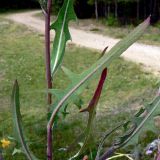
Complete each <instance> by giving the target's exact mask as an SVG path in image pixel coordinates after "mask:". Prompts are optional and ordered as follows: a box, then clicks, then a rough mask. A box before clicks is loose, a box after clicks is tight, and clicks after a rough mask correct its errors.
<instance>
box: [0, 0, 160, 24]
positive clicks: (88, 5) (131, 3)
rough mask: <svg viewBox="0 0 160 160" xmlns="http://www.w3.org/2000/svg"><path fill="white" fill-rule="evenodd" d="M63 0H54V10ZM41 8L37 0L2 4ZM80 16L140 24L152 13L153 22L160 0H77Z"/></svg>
mask: <svg viewBox="0 0 160 160" xmlns="http://www.w3.org/2000/svg"><path fill="white" fill-rule="evenodd" d="M62 3H63V0H53V5H54V7H53V11H54V13H57V12H58V10H59V9H60V7H61V5H62ZM25 8H40V6H39V3H38V1H37V0H28V1H27V2H26V1H22V0H7V1H2V2H1V4H0V11H5V10H8V9H9V10H15V9H25ZM75 11H76V14H77V16H78V18H93V17H95V18H96V19H99V18H105V19H107V20H108V21H109V22H110V24H113V25H117V24H122V25H124V24H138V23H139V21H140V20H143V19H145V18H146V17H147V16H149V15H150V14H152V16H153V18H152V21H153V22H157V21H158V20H159V19H160V1H159V0H75Z"/></svg>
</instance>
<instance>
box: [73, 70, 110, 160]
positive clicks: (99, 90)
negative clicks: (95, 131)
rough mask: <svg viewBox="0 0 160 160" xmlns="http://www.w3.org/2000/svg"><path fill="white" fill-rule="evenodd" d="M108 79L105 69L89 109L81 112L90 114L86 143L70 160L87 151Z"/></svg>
mask: <svg viewBox="0 0 160 160" xmlns="http://www.w3.org/2000/svg"><path fill="white" fill-rule="evenodd" d="M106 77H107V68H105V69H104V70H103V72H102V74H101V77H100V80H99V83H98V85H97V88H96V91H95V93H94V95H93V97H92V99H91V101H90V103H89V105H88V107H87V108H85V109H82V110H81V112H86V111H87V112H88V113H89V118H88V123H87V128H86V130H85V133H84V137H85V139H84V142H83V143H82V146H81V148H80V150H79V151H78V152H77V153H76V154H75V155H74V156H73V157H71V158H70V160H72V159H75V158H76V157H78V156H79V155H81V154H82V153H83V152H84V150H85V149H86V146H87V143H88V139H89V137H90V134H91V131H92V127H93V122H94V118H95V115H96V108H97V104H98V101H99V99H100V96H101V93H102V89H103V86H104V82H105V80H106Z"/></svg>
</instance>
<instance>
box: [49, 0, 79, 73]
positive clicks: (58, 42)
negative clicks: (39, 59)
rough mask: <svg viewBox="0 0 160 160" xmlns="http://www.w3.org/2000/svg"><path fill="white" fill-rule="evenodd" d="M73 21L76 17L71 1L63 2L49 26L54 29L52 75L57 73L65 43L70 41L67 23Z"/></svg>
mask: <svg viewBox="0 0 160 160" xmlns="http://www.w3.org/2000/svg"><path fill="white" fill-rule="evenodd" d="M75 19H76V15H75V12H74V8H73V0H65V1H64V3H63V6H62V8H61V9H60V12H59V14H58V18H57V20H56V21H55V22H54V23H53V24H52V25H51V29H54V30H55V32H56V35H55V38H54V42H53V51H52V56H51V73H52V75H53V74H54V73H55V72H56V71H57V69H58V67H59V65H60V64H61V62H62V59H63V56H64V52H65V46H66V42H67V41H68V40H70V39H71V36H70V33H69V29H68V23H69V21H70V20H75Z"/></svg>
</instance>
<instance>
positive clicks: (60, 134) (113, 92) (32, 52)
mask: <svg viewBox="0 0 160 160" xmlns="http://www.w3.org/2000/svg"><path fill="white" fill-rule="evenodd" d="M0 22H1V23H0V34H1V39H0V45H1V47H0V68H1V70H0V84H1V85H0V104H1V105H0V139H1V138H2V137H7V136H11V137H13V136H14V134H13V128H12V117H11V109H10V95H11V90H12V84H13V81H14V80H15V79H18V82H19V85H20V98H21V112H22V116H23V123H24V126H25V133H26V137H27V139H28V140H29V143H30V147H31V149H32V150H33V152H34V153H35V154H36V155H37V156H38V157H40V158H41V159H45V153H46V151H45V149H46V146H45V144H46V110H47V105H46V102H45V99H46V90H45V87H46V85H45V68H44V53H43V50H44V47H43V43H44V38H43V37H42V36H41V35H40V34H38V33H36V32H33V31H31V30H28V29H27V28H26V27H25V26H21V25H18V24H16V23H13V22H11V21H8V20H5V19H3V18H2V17H0ZM2 22H3V23H2ZM98 57H99V53H98V52H97V51H93V50H89V49H86V48H80V47H77V46H75V45H73V44H69V45H68V46H67V49H66V54H65V58H64V61H63V65H64V66H65V67H68V68H69V69H71V70H72V71H74V72H77V73H81V72H82V71H83V70H84V69H86V68H88V67H89V66H91V65H92V64H93V62H95V61H96V60H97V59H98ZM97 79H98V77H97ZM68 83H70V81H69V80H68V78H67V77H66V76H65V75H64V73H63V72H62V71H61V70H60V71H59V72H58V74H57V78H56V79H55V81H54V87H55V88H61V89H63V88H64V87H66V86H67V84H68ZM96 84H97V80H94V81H92V83H91V85H90V86H89V88H88V89H86V90H85V92H84V93H83V94H82V95H81V96H82V98H83V101H84V105H83V107H85V106H86V105H87V103H88V101H89V99H90V98H91V96H92V93H93V90H94V89H93V87H95V86H96ZM157 86H158V83H157V78H156V77H154V76H153V75H152V74H150V73H148V72H146V71H145V72H144V71H142V70H141V68H140V66H138V65H136V64H134V63H132V62H127V61H125V60H123V59H122V58H119V59H117V60H116V61H114V63H112V65H111V66H110V68H109V75H108V80H107V82H106V86H105V88H104V91H103V94H102V97H101V101H100V103H99V106H98V111H97V121H96V122H95V127H94V131H93V135H92V136H93V137H94V138H93V137H92V138H91V140H90V145H89V149H88V150H87V154H90V153H92V154H93V155H95V151H96V147H97V142H98V140H99V137H100V136H101V135H102V134H103V132H104V131H106V130H108V129H109V128H111V127H113V126H114V125H115V124H117V123H119V122H120V121H122V120H124V119H126V117H127V118H128V117H129V115H132V114H133V112H135V110H137V108H139V106H141V105H142V104H143V103H144V100H145V101H149V100H150V99H152V97H154V94H155V91H156V88H157ZM69 110H70V115H69V116H68V117H67V118H66V119H63V118H60V120H59V122H58V126H57V128H56V132H55V135H54V146H55V150H54V154H55V160H59V159H67V158H66V157H69V156H71V155H73V151H72V152H71V153H63V152H62V151H58V149H59V148H62V147H65V146H67V145H69V144H71V142H72V141H73V140H74V139H75V138H76V137H77V136H78V134H79V133H80V132H81V131H82V130H84V128H85V125H86V120H87V115H86V114H80V113H79V112H78V111H79V110H78V108H76V107H75V105H73V104H71V105H70V109H69ZM119 113H121V114H119ZM111 122H112V123H111ZM107 145H108V143H107V144H105V146H107ZM14 147H16V148H19V146H18V145H17V143H13V144H12V147H11V148H10V149H7V150H6V154H5V159H6V160H10V159H13V160H23V159H25V157H24V156H23V155H22V154H17V155H15V156H13V157H12V155H11V154H12V151H13V148H14Z"/></svg>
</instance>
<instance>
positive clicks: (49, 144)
mask: <svg viewBox="0 0 160 160" xmlns="http://www.w3.org/2000/svg"><path fill="white" fill-rule="evenodd" d="M52 156H53V155H52V128H51V127H47V160H52Z"/></svg>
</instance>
